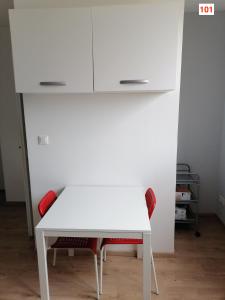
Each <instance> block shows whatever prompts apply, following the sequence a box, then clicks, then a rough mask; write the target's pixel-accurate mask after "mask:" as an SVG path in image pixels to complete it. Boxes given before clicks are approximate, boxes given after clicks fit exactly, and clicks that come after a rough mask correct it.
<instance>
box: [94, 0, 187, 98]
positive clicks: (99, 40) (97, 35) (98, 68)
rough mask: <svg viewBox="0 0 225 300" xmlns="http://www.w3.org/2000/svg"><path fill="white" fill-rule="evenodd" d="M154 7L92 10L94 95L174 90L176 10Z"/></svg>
mask: <svg viewBox="0 0 225 300" xmlns="http://www.w3.org/2000/svg"><path fill="white" fill-rule="evenodd" d="M157 2H158V1H154V2H152V3H151V4H148V5H131V6H112V7H109V6H106V7H96V8H94V9H93V26H94V30H93V33H94V36H93V37H94V42H93V47H94V66H95V72H94V78H95V80H94V82H95V86H94V87H95V91H97V92H103V91H109V92H110V91H112V92H117V91H163V90H172V89H175V86H176V62H177V50H178V26H179V17H180V14H181V7H179V5H177V2H174V1H167V2H166V1H164V2H163V3H162V2H160V3H157ZM181 2H182V1H181Z"/></svg>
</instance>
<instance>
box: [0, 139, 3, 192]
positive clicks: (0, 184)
mask: <svg viewBox="0 0 225 300" xmlns="http://www.w3.org/2000/svg"><path fill="white" fill-rule="evenodd" d="M0 190H4V179H3V168H2V153H1V142H0Z"/></svg>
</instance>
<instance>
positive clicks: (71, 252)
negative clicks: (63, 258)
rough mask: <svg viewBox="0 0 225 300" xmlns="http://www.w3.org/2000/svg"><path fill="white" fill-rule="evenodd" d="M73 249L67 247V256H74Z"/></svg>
mask: <svg viewBox="0 0 225 300" xmlns="http://www.w3.org/2000/svg"><path fill="white" fill-rule="evenodd" d="M74 253H75V249H71V248H70V249H68V256H74Z"/></svg>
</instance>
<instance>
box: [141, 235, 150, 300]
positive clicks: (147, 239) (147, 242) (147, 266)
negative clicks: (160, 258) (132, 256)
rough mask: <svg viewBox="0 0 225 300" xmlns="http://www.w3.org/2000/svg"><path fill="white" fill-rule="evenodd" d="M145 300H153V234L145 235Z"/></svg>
mask: <svg viewBox="0 0 225 300" xmlns="http://www.w3.org/2000/svg"><path fill="white" fill-rule="evenodd" d="M143 299H144V300H151V234H150V233H148V232H144V233H143Z"/></svg>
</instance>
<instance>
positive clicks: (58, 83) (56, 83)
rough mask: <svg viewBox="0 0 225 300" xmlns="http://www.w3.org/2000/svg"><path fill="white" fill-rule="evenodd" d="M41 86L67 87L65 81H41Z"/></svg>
mask: <svg viewBox="0 0 225 300" xmlns="http://www.w3.org/2000/svg"><path fill="white" fill-rule="evenodd" d="M40 85H42V86H65V85H66V83H65V82H64V81H41V82H40Z"/></svg>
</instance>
